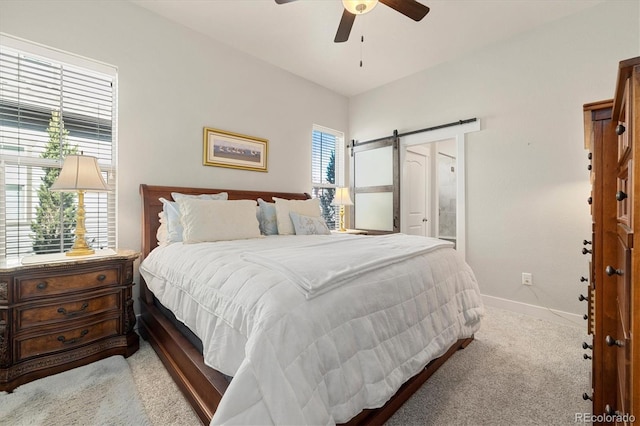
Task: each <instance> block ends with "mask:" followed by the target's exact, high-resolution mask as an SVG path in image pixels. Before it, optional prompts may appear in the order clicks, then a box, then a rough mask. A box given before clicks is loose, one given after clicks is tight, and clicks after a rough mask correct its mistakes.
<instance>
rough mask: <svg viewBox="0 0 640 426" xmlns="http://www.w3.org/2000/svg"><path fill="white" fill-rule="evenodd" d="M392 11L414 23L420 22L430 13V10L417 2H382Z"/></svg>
mask: <svg viewBox="0 0 640 426" xmlns="http://www.w3.org/2000/svg"><path fill="white" fill-rule="evenodd" d="M380 3H382V4H386V5H387V6H389V7H390V8H391V9H394V10H397V11H398V12H400V13H402V14H403V15H404V16H408V17H409V18H411V19H413V20H414V21H419V20H421V19H422V18H424V17H425V15H426V14H427V13H429V8H428V7H427V6H425V5H423V4H422V3H418V2H417V1H416V0H380Z"/></svg>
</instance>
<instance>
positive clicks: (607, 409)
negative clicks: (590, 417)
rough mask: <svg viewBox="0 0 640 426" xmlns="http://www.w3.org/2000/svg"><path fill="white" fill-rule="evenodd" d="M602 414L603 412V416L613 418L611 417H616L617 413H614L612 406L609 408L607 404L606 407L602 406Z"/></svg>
mask: <svg viewBox="0 0 640 426" xmlns="http://www.w3.org/2000/svg"><path fill="white" fill-rule="evenodd" d="M604 412H605V414H608V415H610V416H613V415H616V416H617V415H618V411H616V410H615V409H614V408H613V407H612V406H610V405H609V404H607V405H605V406H604Z"/></svg>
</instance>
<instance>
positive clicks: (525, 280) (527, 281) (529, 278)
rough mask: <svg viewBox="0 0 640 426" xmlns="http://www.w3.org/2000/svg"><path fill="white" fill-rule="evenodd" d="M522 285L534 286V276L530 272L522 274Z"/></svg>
mask: <svg viewBox="0 0 640 426" xmlns="http://www.w3.org/2000/svg"><path fill="white" fill-rule="evenodd" d="M522 284H523V285H533V274H531V273H529V272H523V273H522Z"/></svg>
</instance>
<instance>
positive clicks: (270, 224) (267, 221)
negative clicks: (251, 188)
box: [258, 198, 278, 235]
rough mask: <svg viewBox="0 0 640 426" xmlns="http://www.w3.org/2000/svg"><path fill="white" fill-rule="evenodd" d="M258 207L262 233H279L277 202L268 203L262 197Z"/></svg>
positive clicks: (259, 199)
mask: <svg viewBox="0 0 640 426" xmlns="http://www.w3.org/2000/svg"><path fill="white" fill-rule="evenodd" d="M258 207H259V209H258V224H259V225H260V232H261V233H262V235H278V220H277V219H276V205H275V203H267V202H266V201H264V200H263V199H262V198H258Z"/></svg>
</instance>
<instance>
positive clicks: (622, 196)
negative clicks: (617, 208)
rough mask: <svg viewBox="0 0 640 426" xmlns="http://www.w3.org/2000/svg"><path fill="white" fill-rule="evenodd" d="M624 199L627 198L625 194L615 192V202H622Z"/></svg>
mask: <svg viewBox="0 0 640 426" xmlns="http://www.w3.org/2000/svg"><path fill="white" fill-rule="evenodd" d="M625 198H627V194H626V193H625V192H623V191H618V192H616V200H618V201H622V200H624V199H625Z"/></svg>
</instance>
